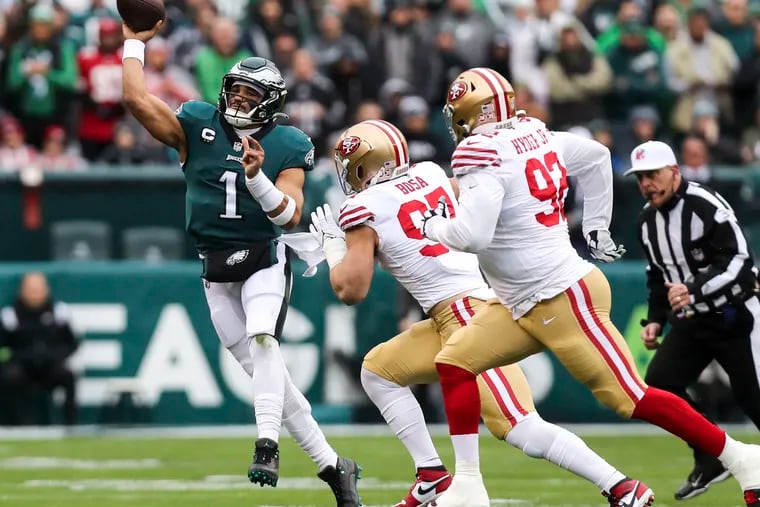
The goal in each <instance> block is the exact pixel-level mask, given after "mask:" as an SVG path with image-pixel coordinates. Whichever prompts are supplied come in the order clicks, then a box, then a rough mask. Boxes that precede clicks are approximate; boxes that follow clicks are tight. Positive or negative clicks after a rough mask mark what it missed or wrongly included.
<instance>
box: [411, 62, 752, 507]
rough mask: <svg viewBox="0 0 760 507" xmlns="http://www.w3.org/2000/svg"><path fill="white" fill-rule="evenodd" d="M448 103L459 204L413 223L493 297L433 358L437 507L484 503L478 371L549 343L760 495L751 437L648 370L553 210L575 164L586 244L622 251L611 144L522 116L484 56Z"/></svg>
mask: <svg viewBox="0 0 760 507" xmlns="http://www.w3.org/2000/svg"><path fill="white" fill-rule="evenodd" d="M444 114H445V116H446V121H447V123H448V126H449V130H450V131H451V133H452V135H453V137H454V139H455V140H456V142H458V143H459V144H458V146H457V148H456V150H455V151H454V155H453V157H452V169H453V171H454V175H455V176H456V178H457V181H458V184H459V187H460V189H461V195H460V197H459V207H458V209H457V212H456V213H457V214H456V216H453V214H452V216H451V217H450V219H448V218H446V217H444V216H443V214H444V212H445V208H446V206H445V203H441V204H440V205H439V206H437V207H436V209H435V210H430V211H429V212H427V213H426V215H425V217H424V219H423V223H422V227H421V232H422V233H423V235H424V236H425V237H427V238H429V239H431V240H433V241H436V242H440V243H442V244H444V245H446V246H448V247H449V248H452V249H456V250H459V251H466V252H475V253H477V255H478V260H479V261H480V267H481V269H482V270H483V273H484V274H485V277H486V280H487V281H488V283H489V284H490V285H491V286H492V287H493V289H494V291H495V292H496V295H497V296H498V299H499V302H494V303H493V304H489V305H488V306H486V307H485V308H483V309H482V310H480V311H479V312H478V313H477V314H476V315H475V316H474V317H473V319H472V320H471V321H470V323H469V324H468V325H467V326H466V327H464V328H462V329H461V330H459V331H457V332H455V333H454V334H453V335H452V336H451V338H450V339H449V340H448V342H447V343H446V344H445V345H444V346H443V350H442V351H441V352H440V353H439V354H438V356H437V357H436V365H437V369H438V373H439V374H440V380H441V386H442V387H443V393H444V400H445V408H446V414H447V416H448V420H449V430H450V433H451V438H452V442H453V445H454V452H455V455H456V475H455V477H454V480H453V482H452V484H451V486H450V487H449V489H448V490H447V491H446V492H445V493H444V494H443V495H442V496H441V497H440V498H439V499H438V500H437V505H438V507H470V506H472V507H476V506H477V507H481V506H484V505H488V497H487V493H486V490H485V486H484V485H483V481H482V478H481V476H480V473H479V463H478V462H479V458H478V440H477V431H478V417H479V414H480V402H479V399H478V396H477V394H478V386H477V384H476V381H475V378H476V375H478V374H480V373H481V372H483V371H487V370H489V369H491V368H494V367H497V366H500V365H503V364H510V363H514V362H515V361H518V360H520V359H522V358H524V357H526V356H528V355H531V354H534V353H536V352H539V351H541V350H544V349H547V348H548V349H549V350H551V351H552V352H553V353H554V355H555V356H557V358H558V359H559V360H560V361H561V362H562V363H563V364H564V365H565V367H566V368H567V369H568V370H569V371H570V373H572V374H573V376H574V377H575V378H577V379H578V380H579V381H581V382H583V383H584V384H585V385H586V386H587V387H588V388H589V389H591V391H592V392H593V394H594V396H596V398H597V399H598V400H599V401H601V402H602V403H604V404H605V405H606V406H608V407H609V408H611V409H613V410H615V411H616V412H617V413H618V414H619V415H621V416H623V417H625V418H631V417H633V418H637V419H643V420H645V421H648V422H651V423H653V424H656V425H658V426H660V427H662V428H664V429H666V430H667V431H669V432H670V433H672V434H674V435H677V436H679V437H681V438H682V439H684V440H686V441H687V442H688V443H690V444H691V445H692V446H694V447H697V448H699V449H701V450H703V451H705V452H707V453H709V454H711V455H712V456H715V457H717V458H718V459H720V461H721V462H722V463H723V465H724V466H725V467H726V468H727V469H728V470H729V471H730V472H731V473H732V474H733V476H734V477H735V478H736V479H737V480H738V481H739V484H740V485H741V487H742V489H743V490H744V491H745V502H746V504H747V505H748V506H749V505H751V506H753V507H755V506H759V505H760V502H758V500H757V493H758V491H755V490H760V446H756V445H750V444H745V443H742V442H737V441H736V440H733V439H732V438H731V437H729V436H727V435H726V433H725V432H724V431H723V430H721V429H720V428H718V427H717V426H715V425H714V424H712V423H711V422H709V421H708V420H707V419H705V418H704V417H702V416H701V415H700V414H699V413H697V412H696V411H695V410H694V409H693V408H691V406H690V405H689V404H688V403H686V402H685V401H684V400H682V399H681V398H679V397H677V396H675V395H673V394H671V393H668V392H665V391H661V390H659V389H655V388H652V387H648V386H647V385H646V384H645V383H644V381H643V380H642V379H641V377H640V376H639V375H638V373H637V371H636V367H635V365H634V362H633V359H632V356H631V353H630V350H629V349H628V346H627V344H626V342H625V339H624V338H623V337H622V335H621V334H620V332H619V331H618V330H617V329H616V328H615V326H614V325H613V324H612V322H611V321H610V318H609V312H610V302H611V296H610V287H609V284H608V282H607V279H606V278H605V277H604V275H603V274H602V272H601V271H599V269H597V268H596V267H594V266H593V265H592V264H591V263H589V262H587V261H585V260H583V259H582V258H581V257H580V256H578V255H577V253H576V252H575V251H574V250H573V248H572V246H571V244H570V239H569V236H568V232H567V223H566V220H565V216H564V211H563V205H564V198H565V190H566V186H567V184H566V174H578V175H579V182H580V184H581V185H582V187H583V195H584V197H585V200H584V214H589V213H590V214H591V215H592V216H593V217H594V220H593V221H588V222H587V221H586V220H584V223H583V229H584V233H585V234H586V237H587V240H588V242H589V247H590V249H591V253H592V255H593V256H594V257H596V258H597V259H599V260H603V261H612V260H615V259H616V258H618V257H620V254H621V252H622V251H623V250H622V249H621V248H619V247H617V246H616V245H615V243H614V242H613V241H612V239H611V238H610V235H609V232H607V227H608V224H609V220H610V213H611V204H612V192H611V190H610V188H609V176H608V174H607V173H609V172H610V171H611V166H610V161H609V153H608V151H607V150H606V149H604V150H603V151H600V150H599V149H591V145H590V144H589V142H588V141H584V140H582V139H581V138H579V137H577V136H574V135H572V134H569V133H566V132H550V131H548V130H547V129H546V127H545V126H544V124H543V123H542V122H540V121H539V120H536V119H533V118H526V117H518V116H517V115H516V114H515V103H514V91H513V89H512V86H511V85H510V84H509V82H508V81H507V80H506V79H505V78H504V77H503V76H501V75H500V74H499V73H497V72H495V71H493V70H491V69H487V68H474V69H470V70H467V71H465V72H463V73H462V74H460V75H459V76H458V77H457V78H456V79H455V80H454V82H453V83H452V84H451V86H450V88H449V93H448V98H447V103H446V106H445V108H444ZM602 155H603V159H604V169H605V175H602V174H597V176H596V178H599V180H598V181H597V182H596V184H595V181H596V180H594V179H593V178H584V177H583V176H584V174H586V173H587V165H588V164H593V163H594V162H595V161H596V160H597V157H599V156H602ZM474 498H475V499H477V500H473V499H474ZM626 502H627V503H625V505H639V504H637V503H635V501H633V500H626Z"/></svg>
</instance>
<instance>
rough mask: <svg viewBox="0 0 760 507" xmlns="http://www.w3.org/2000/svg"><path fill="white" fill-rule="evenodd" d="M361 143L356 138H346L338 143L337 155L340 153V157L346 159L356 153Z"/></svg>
mask: <svg viewBox="0 0 760 507" xmlns="http://www.w3.org/2000/svg"><path fill="white" fill-rule="evenodd" d="M361 142H362V140H361V139H359V138H358V137H356V136H350V137H346V138H345V139H343V140H342V141H341V142H340V147H339V148H338V153H340V155H341V156H342V157H347V156H349V155H351V154H352V153H353V152H355V151H356V149H357V148H358V147H359V145H360V144H361Z"/></svg>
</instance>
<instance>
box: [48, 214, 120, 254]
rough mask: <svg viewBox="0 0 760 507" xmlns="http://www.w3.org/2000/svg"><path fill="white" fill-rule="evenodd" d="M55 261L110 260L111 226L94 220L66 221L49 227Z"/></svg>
mask: <svg viewBox="0 0 760 507" xmlns="http://www.w3.org/2000/svg"><path fill="white" fill-rule="evenodd" d="M50 233H51V250H52V252H51V254H52V258H53V259H55V260H75V261H92V260H105V259H110V258H111V226H110V225H108V224H107V223H106V222H101V221H96V220H66V221H60V222H55V223H53V224H52V225H51V226H50Z"/></svg>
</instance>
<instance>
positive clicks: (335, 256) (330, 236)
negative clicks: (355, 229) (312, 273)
mask: <svg viewBox="0 0 760 507" xmlns="http://www.w3.org/2000/svg"><path fill="white" fill-rule="evenodd" d="M309 232H311V235H312V237H313V238H314V239H316V240H317V243H319V245H320V246H321V247H322V252H324V254H325V259H326V260H327V265H328V266H330V267H331V268H332V267H333V266H335V265H336V264H340V262H341V261H342V260H343V257H345V256H346V233H344V232H343V231H342V230H341V228H340V226H339V225H338V223H337V222H336V221H335V218H334V217H333V214H332V210H331V209H330V205H329V204H324V205H322V206H317V209H316V210H315V211H312V213H311V225H309Z"/></svg>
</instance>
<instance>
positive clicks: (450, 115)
mask: <svg viewBox="0 0 760 507" xmlns="http://www.w3.org/2000/svg"><path fill="white" fill-rule="evenodd" d="M443 121H444V123H446V129H448V131H449V135H450V136H451V138H452V139H453V140H454V142H455V143H458V142H459V138H458V137H457V133H456V132H455V131H454V108H453V107H451V104H446V105H445V106H443Z"/></svg>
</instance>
